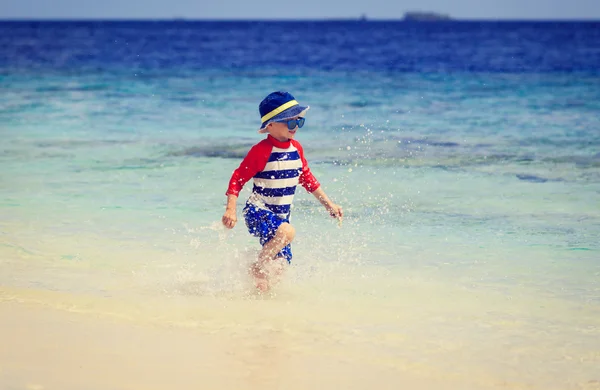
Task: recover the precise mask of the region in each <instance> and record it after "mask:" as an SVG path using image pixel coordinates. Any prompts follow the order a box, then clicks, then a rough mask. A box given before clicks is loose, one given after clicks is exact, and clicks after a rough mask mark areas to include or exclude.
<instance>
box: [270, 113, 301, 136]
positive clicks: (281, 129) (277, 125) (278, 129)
mask: <svg viewBox="0 0 600 390" xmlns="http://www.w3.org/2000/svg"><path fill="white" fill-rule="evenodd" d="M294 119H298V117H294V118H290V119H289V120H294ZM297 130H298V126H296V127H295V128H294V130H290V129H288V125H287V123H286V122H271V123H269V124H268V125H267V131H268V132H269V134H271V136H273V138H275V139H276V140H277V141H281V142H285V141H287V140H290V139H293V138H294V136H295V135H296V131H297Z"/></svg>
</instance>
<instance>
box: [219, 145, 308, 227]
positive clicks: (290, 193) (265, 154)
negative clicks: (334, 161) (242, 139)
mask: <svg viewBox="0 0 600 390" xmlns="http://www.w3.org/2000/svg"><path fill="white" fill-rule="evenodd" d="M252 178H254V188H253V189H252V195H250V197H249V198H248V203H251V204H253V205H254V206H256V207H258V208H262V209H267V210H271V211H272V212H273V213H275V214H276V215H277V216H278V217H280V218H282V219H289V215H290V210H291V206H292V201H293V199H294V193H295V192H296V186H297V185H298V183H299V184H301V185H302V186H303V187H304V188H305V189H306V190H307V191H308V192H311V193H312V192H313V191H315V190H316V189H317V188H319V186H320V184H319V182H318V181H317V179H316V178H315V177H314V175H313V174H312V173H311V172H310V168H309V167H308V163H307V162H306V159H305V158H304V151H303V150H302V146H301V145H300V143H299V142H298V141H296V140H288V141H284V142H281V141H278V140H276V139H275V138H273V137H272V136H271V135H269V136H268V137H267V138H266V139H264V140H262V141H261V142H259V143H258V144H256V145H254V146H253V147H252V148H251V149H250V151H249V152H248V154H247V155H246V157H245V158H244V160H243V161H242V163H241V164H240V166H239V167H238V168H237V169H236V170H235V171H233V175H232V176H231V180H229V187H228V188H227V192H226V195H235V196H239V193H240V191H241V190H242V188H243V187H244V184H246V183H247V182H248V181H249V180H250V179H252Z"/></svg>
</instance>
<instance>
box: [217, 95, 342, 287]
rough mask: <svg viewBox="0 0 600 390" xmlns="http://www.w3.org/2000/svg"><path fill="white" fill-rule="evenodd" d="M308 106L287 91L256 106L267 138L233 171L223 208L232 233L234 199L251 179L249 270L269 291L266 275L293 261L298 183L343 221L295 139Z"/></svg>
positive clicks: (247, 212)
mask: <svg viewBox="0 0 600 390" xmlns="http://www.w3.org/2000/svg"><path fill="white" fill-rule="evenodd" d="M309 108H310V107H308V106H301V105H300V104H298V102H297V101H296V99H294V97H293V96H292V95H291V94H289V93H287V92H273V93H271V94H269V95H268V96H267V97H266V98H265V99H263V101H262V102H261V103H260V105H259V107H258V109H259V112H260V116H261V122H262V124H261V126H260V129H259V130H258V132H259V133H268V134H269V135H268V136H267V138H265V139H263V140H262V141H261V142H259V143H258V144H256V145H254V146H253V147H252V148H251V149H250V151H249V152H248V154H247V155H246V157H245V158H244V160H243V161H242V163H241V164H240V166H239V167H238V168H237V169H236V170H235V171H234V172H233V175H232V176H231V180H230V181H229V187H228V189H227V192H226V193H225V194H226V195H227V206H226V209H225V214H224V215H223V218H222V222H223V225H225V227H227V228H229V229H232V228H233V227H234V226H235V224H236V222H237V213H236V201H237V198H238V195H239V193H240V191H241V190H242V188H243V186H244V184H246V182H248V180H250V179H252V178H254V188H253V189H252V194H251V195H250V197H249V198H248V201H247V202H246V206H245V207H244V211H243V215H244V219H245V221H246V226H247V227H248V231H249V232H250V234H252V235H254V236H256V237H259V238H260V243H261V245H262V250H261V252H260V254H259V255H258V259H257V261H256V262H255V263H254V264H253V265H252V267H251V271H252V274H253V275H254V278H255V281H256V287H257V288H258V289H259V290H260V291H262V292H265V291H268V290H269V288H270V287H271V281H272V280H271V279H272V277H273V275H272V272H271V271H270V270H271V269H272V268H273V267H272V266H273V265H277V264H276V263H280V264H279V271H275V273H276V274H279V273H280V272H281V270H282V267H283V265H282V264H281V263H282V259H285V260H287V262H288V263H290V262H291V260H292V251H291V246H290V243H291V242H292V240H293V239H294V236H295V235H296V231H295V229H294V228H293V227H292V225H290V211H291V206H292V200H293V198H294V193H295V191H296V186H297V185H298V184H301V185H302V186H303V187H304V188H305V189H306V190H307V191H308V192H310V193H312V194H313V195H314V196H315V198H317V199H318V200H319V201H320V202H321V204H322V205H323V206H324V207H325V208H326V209H327V211H329V214H330V215H331V216H332V217H334V218H338V219H339V220H340V221H341V220H342V217H343V213H342V208H341V207H340V206H338V205H336V204H334V203H333V202H332V201H331V200H330V199H329V198H328V197H327V195H326V194H325V192H324V191H323V189H322V188H321V185H320V184H319V182H318V181H317V179H316V178H315V177H314V176H313V174H312V173H311V171H310V169H309V168H308V163H307V162H306V159H305V158H304V151H303V149H302V146H301V145H300V143H299V142H298V141H296V140H295V139H294V136H295V135H296V131H297V130H298V129H299V128H301V127H302V126H303V125H304V121H305V119H304V115H305V113H306V111H308V109H309Z"/></svg>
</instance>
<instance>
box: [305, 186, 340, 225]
mask: <svg viewBox="0 0 600 390" xmlns="http://www.w3.org/2000/svg"><path fill="white" fill-rule="evenodd" d="M312 194H313V195H314V197H315V198H317V200H318V201H319V202H321V204H322V205H323V206H324V207H325V209H327V211H329V215H331V216H332V217H333V218H337V219H339V220H340V222H341V221H342V218H343V217H344V212H343V211H342V207H341V206H339V205H337V204H335V203H333V202H332V201H331V199H329V197H328V196H327V194H325V191H323V188H322V187H319V188H317V189H316V190H315V191H313V193H312Z"/></svg>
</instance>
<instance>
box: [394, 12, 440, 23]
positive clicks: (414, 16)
mask: <svg viewBox="0 0 600 390" xmlns="http://www.w3.org/2000/svg"><path fill="white" fill-rule="evenodd" d="M403 20H405V21H407V22H437V21H445V20H452V18H451V17H450V15H447V14H440V13H437V12H425V11H409V12H405V13H404V18H403Z"/></svg>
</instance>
